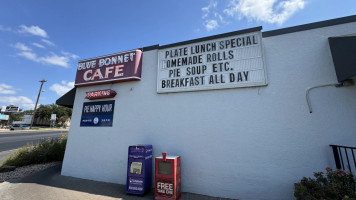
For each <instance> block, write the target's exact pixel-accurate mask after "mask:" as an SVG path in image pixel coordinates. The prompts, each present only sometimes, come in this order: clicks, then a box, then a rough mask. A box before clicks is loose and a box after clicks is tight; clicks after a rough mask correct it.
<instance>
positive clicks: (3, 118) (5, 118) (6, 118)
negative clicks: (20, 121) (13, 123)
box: [0, 115, 9, 120]
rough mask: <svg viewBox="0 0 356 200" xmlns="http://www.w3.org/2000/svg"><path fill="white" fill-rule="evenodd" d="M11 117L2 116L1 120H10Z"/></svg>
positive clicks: (0, 116)
mask: <svg viewBox="0 0 356 200" xmlns="http://www.w3.org/2000/svg"><path fill="white" fill-rule="evenodd" d="M8 119H9V115H0V120H8Z"/></svg>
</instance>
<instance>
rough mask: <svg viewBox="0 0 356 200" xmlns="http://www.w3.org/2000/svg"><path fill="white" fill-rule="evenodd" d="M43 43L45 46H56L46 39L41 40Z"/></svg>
mask: <svg viewBox="0 0 356 200" xmlns="http://www.w3.org/2000/svg"><path fill="white" fill-rule="evenodd" d="M41 40H42V42H44V43H45V44H47V45H48V46H56V45H55V44H54V43H53V42H51V41H49V40H46V39H41Z"/></svg>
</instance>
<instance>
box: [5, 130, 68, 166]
mask: <svg viewBox="0 0 356 200" xmlns="http://www.w3.org/2000/svg"><path fill="white" fill-rule="evenodd" d="M66 144H67V136H66V135H62V137H61V138H59V139H48V140H44V141H42V142H41V143H39V144H37V145H35V146H32V145H27V146H24V147H22V148H20V149H19V150H18V151H16V152H15V153H13V154H12V155H11V156H10V157H9V158H7V159H6V160H5V161H4V162H3V163H2V166H4V165H9V166H16V167H21V166H25V165H31V164H39V163H46V162H52V161H63V157H64V151H65V149H66Z"/></svg>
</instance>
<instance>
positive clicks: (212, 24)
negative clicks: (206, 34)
mask: <svg viewBox="0 0 356 200" xmlns="http://www.w3.org/2000/svg"><path fill="white" fill-rule="evenodd" d="M217 27H219V24H218V22H217V21H216V20H214V19H210V20H206V21H205V28H206V30H208V31H211V30H214V29H216V28H217Z"/></svg>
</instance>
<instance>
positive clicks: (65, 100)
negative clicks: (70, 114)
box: [56, 88, 77, 108]
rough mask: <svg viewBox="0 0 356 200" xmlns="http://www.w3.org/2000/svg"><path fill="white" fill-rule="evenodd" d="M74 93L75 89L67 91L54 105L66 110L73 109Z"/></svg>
mask: <svg viewBox="0 0 356 200" xmlns="http://www.w3.org/2000/svg"><path fill="white" fill-rule="evenodd" d="M76 91H77V89H76V88H73V89H71V90H69V91H68V92H67V93H66V94H64V95H63V96H61V97H60V98H59V99H57V101H56V104H57V105H60V106H64V107H68V108H73V104H74V99H75V93H76Z"/></svg>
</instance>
